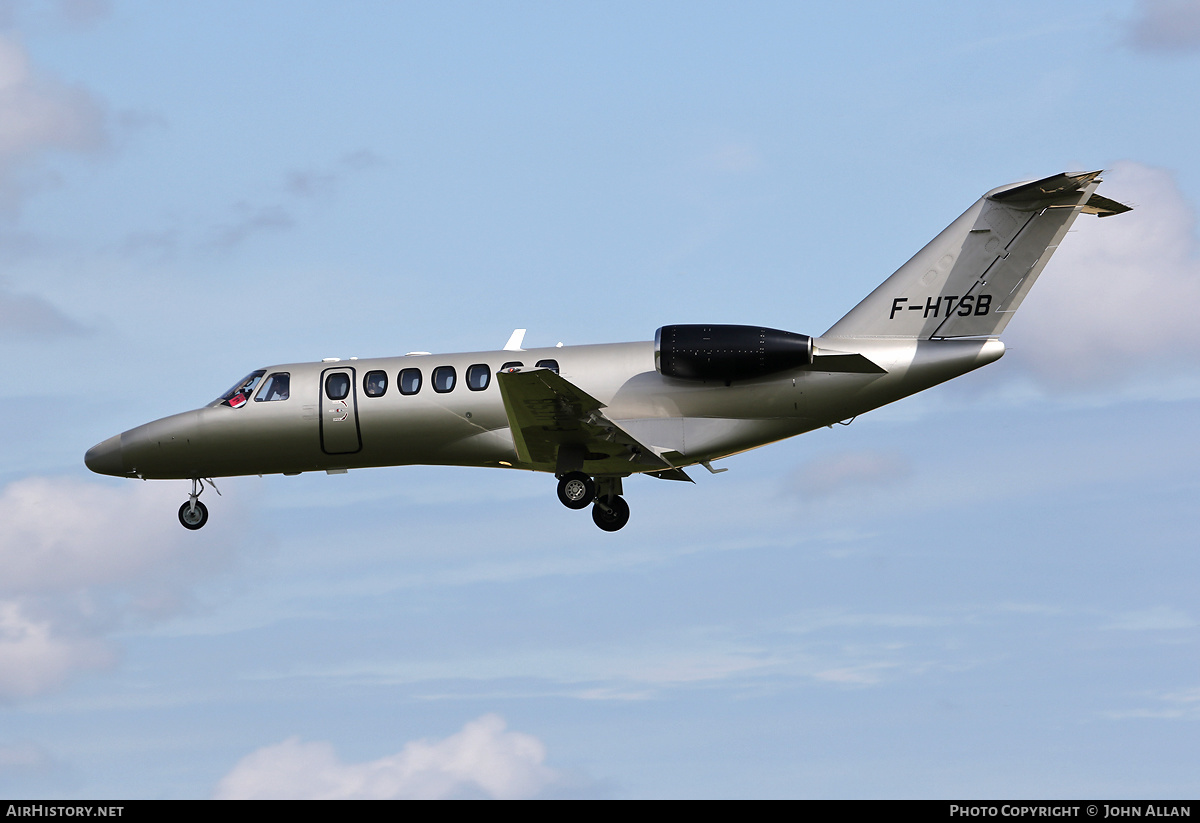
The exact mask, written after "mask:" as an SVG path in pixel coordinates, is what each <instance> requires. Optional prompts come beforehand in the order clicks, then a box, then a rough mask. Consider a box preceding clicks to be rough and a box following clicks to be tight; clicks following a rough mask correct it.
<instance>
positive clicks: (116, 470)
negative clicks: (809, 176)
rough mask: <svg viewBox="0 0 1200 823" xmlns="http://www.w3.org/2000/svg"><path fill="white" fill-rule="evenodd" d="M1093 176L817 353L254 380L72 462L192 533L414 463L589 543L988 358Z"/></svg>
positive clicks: (459, 360) (829, 337)
mask: <svg viewBox="0 0 1200 823" xmlns="http://www.w3.org/2000/svg"><path fill="white" fill-rule="evenodd" d="M1100 182H1101V181H1100V172H1083V173H1063V174H1058V175H1055V176H1052V177H1047V178H1045V179H1042V180H1037V181H1035V182H1030V183H1014V184H1010V185H1007V186H1001V187H999V188H996V189H993V190H991V191H989V192H987V193H986V194H985V195H984V196H983V197H981V198H980V199H979V200H978V201H977V202H976V203H975V204H974V205H973V206H971V207H970V208H969V209H967V211H966V212H964V213H963V214H962V216H961V217H959V218H958V219H957V220H955V221H954V222H953V223H951V224H950V225H949V226H948V227H947V228H946V229H945V230H944V231H942V233H941V234H939V235H938V236H937V237H935V238H934V239H933V240H932V241H931V242H930V243H929V244H928V245H926V246H925V247H924V248H923V249H921V251H919V252H917V254H916V255H915V256H914V257H913V258H912V259H911V260H909V261H908V262H907V263H905V264H904V265H903V266H901V267H900V268H899V269H898V270H897V271H896V272H895V273H894V274H893V275H892V276H891V277H889V278H888V279H887V280H885V281H884V282H883V284H882V285H880V286H879V287H878V288H876V289H875V291H873V292H871V294H870V295H868V296H867V297H866V298H865V299H864V300H863V301H862V302H861V303H859V304H858V305H857V306H855V307H854V308H853V309H851V310H850V312H849V313H848V314H847V315H846V316H845V317H843V318H842V319H840V320H838V321H837V322H836V323H834V325H833V326H832V327H831V328H830V329H829V330H828V331H826V332H825V333H824V334H822V335H820V336H819V337H810V336H808V335H804V334H798V333H795V332H789V331H781V330H777V329H770V328H763V327H759V326H734V325H707V324H706V325H671V326H663V327H662V328H660V329H658V331H657V332H656V333H655V336H654V340H653V342H651V341H645V342H638V343H614V344H607V345H584V346H562V345H561V344H559V347H554V348H538V349H524V348H522V345H523V339H524V330H521V329H518V330H517V331H515V332H514V333H513V336H512V337H511V338H510V339H509V341H508V344H507V345H505V346H504V348H503V349H501V350H500V351H489V352H467V353H461V354H446V355H435V354H430V353H427V352H412V353H409V354H407V355H404V356H403V357H390V358H378V359H364V360H358V359H355V358H351V359H350V360H338V359H336V358H333V359H328V360H325V361H322V362H320V363H290V364H285V365H277V366H267V367H265V368H261V369H255V370H254V371H252V372H251V373H250V374H248V375H246V377H244V378H243V379H241V380H239V381H238V382H237V383H235V384H234V385H233V387H232V388H230V389H229V391H227V392H225V393H224V394H222V395H221V396H220V397H218V398H217V399H216V400H214V401H212V402H211V403H209V404H208V405H207V406H205V407H203V408H200V409H195V410H193V411H188V412H184V413H182V414H176V415H173V416H171V417H165V418H163V419H161V420H156V421H154V422H151V423H146V424H145V425H142V426H138V427H136V428H133V429H130V430H129V431H126V432H124V433H122V434H118V435H116V436H114V437H110V438H109V439H107V440H105V441H103V442H102V443H99V444H97V445H96V446H94V447H92V448H91V449H89V450H88V452H87V454H86V456H85V457H84V462H85V463H86V464H87V466H88V468H90V469H91V470H92V471H94V472H98V473H100V474H108V475H115V476H117V477H134V478H142V479H184V480H191V481H192V486H191V493H190V494H189V495H188V499H187V501H185V502H184V503H183V505H181V506H180V508H179V520H180V522H181V523H182V524H183V525H184V526H185V527H186V528H188V529H199V528H201V527H202V526H204V524H205V523H206V522H207V520H208V509H207V508H206V507H205V505H204V503H202V502H200V500H199V497H200V495H201V493H202V492H203V491H204V488H205V485H206V484H208V485H213V486H214V488H215V484H213V481H212V478H215V477H229V476H235V475H250V474H259V475H262V474H285V475H294V474H299V473H301V472H309V471H325V472H328V473H329V474H339V473H344V472H346V471H348V470H349V469H358V468H366V467H370V466H399V465H411V464H433V465H452V466H484V467H491V468H506V469H524V470H531V471H539V472H546V473H551V474H553V475H554V476H555V477H557V478H558V498H559V500H560V501H561V502H562V503H563V505H565V506H567V507H568V508H571V509H584V508H587V507H588V506H591V507H592V518H593V520H594V521H595V523H596V525H597V526H599V527H600V528H601V529H604V530H606V531H617V530H618V529H620V528H622V527H623V526H624V525H625V524H626V522H628V520H629V506H628V504H627V503H626V502H625V499H624V498H623V497H622V494H623V492H624V486H623V481H624V479H625V478H627V477H629V476H631V475H634V474H648V475H650V476H651V477H656V478H661V479H664V480H691V478H690V477H689V476H688V474H687V473H686V470H687V469H688V468H690V467H693V466H697V465H699V466H703V467H704V468H705V469H707V470H708V471H710V472H713V473H717V472H721V471H725V469H717V468H713V466H712V461H714V460H717V459H718V458H723V457H728V456H730V455H733V454H737V453H738V452H742V451H745V450H747V449H752V448H756V447H758V446H762V445H765V444H767V443H773V442H775V441H778V440H783V439H785V438H788V437H792V436H794V435H797V434H802V433H804V432H808V431H812V430H814V429H817V428H819V427H822V426H831V425H833V424H834V423H838V422H843V421H846V420H848V419H851V418H853V417H855V416H857V415H860V414H862V413H864V412H867V411H870V410H871V409H876V408H879V407H880V406H883V405H885V404H888V403H892V402H894V401H896V400H899V399H900V398H902V397H907V396H908V395H911V394H914V393H916V392H919V391H922V390H924V389H927V388H929V387H931V386H934V385H937V384H938V383H942V382H944V381H946V380H950V379H951V378H954V377H958V376H960V375H962V374H965V373H967V372H969V371H972V370H973V369H977V368H979V367H980V366H984V365H986V364H988V363H991V362H993V361H995V360H997V359H998V358H999V357H1000V356H1001V355H1002V354H1003V353H1004V344H1003V343H1001V342H1000V340H999V339H998V336H999V334H1000V333H1001V332H1003V331H1004V328H1005V326H1006V325H1007V324H1008V321H1009V319H1010V318H1011V317H1012V315H1013V312H1015V311H1016V310H1017V308H1018V307H1019V306H1020V305H1021V301H1022V300H1023V299H1024V298H1025V295H1026V294H1027V293H1028V292H1029V289H1030V287H1032V286H1033V283H1034V281H1035V280H1036V279H1037V277H1038V275H1039V274H1040V273H1041V271H1042V269H1043V268H1044V267H1045V265H1046V263H1047V261H1048V260H1049V259H1050V256H1051V254H1053V252H1054V250H1055V249H1056V248H1057V247H1058V244H1059V242H1060V241H1061V240H1062V238H1063V237H1064V236H1065V235H1066V233H1067V230H1068V229H1069V228H1070V227H1071V224H1072V223H1073V222H1074V221H1075V218H1076V217H1078V216H1079V215H1080V214H1081V213H1082V214H1095V215H1098V216H1101V217H1105V216H1109V215H1113V214H1119V213H1121V212H1124V211H1129V207H1128V206H1124V205H1122V204H1120V203H1117V202H1115V201H1112V200H1109V199H1107V198H1105V197H1102V196H1100V195H1098V194H1096V193H1095V190H1096V187H1097V186H1098V185H1099V183H1100Z"/></svg>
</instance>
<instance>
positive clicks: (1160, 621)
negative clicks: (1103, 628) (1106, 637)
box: [1108, 606, 1196, 632]
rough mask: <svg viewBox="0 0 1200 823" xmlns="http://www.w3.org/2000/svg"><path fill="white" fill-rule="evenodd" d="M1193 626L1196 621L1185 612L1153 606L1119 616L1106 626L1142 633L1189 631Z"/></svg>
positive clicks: (1168, 607)
mask: <svg viewBox="0 0 1200 823" xmlns="http://www.w3.org/2000/svg"><path fill="white" fill-rule="evenodd" d="M1195 625H1196V621H1195V620H1193V619H1192V618H1191V617H1189V616H1188V614H1187V613H1186V612H1183V611H1181V610H1179V609H1175V608H1172V607H1170V606H1154V607H1153V608H1149V609H1142V610H1141V611H1134V612H1124V613H1122V614H1119V615H1117V616H1116V618H1114V619H1113V621H1112V622H1111V623H1110V624H1109V625H1108V628H1110V629H1121V630H1124V631H1131V632H1142V631H1171V630H1173V629H1190V628H1192V627H1193V626H1195Z"/></svg>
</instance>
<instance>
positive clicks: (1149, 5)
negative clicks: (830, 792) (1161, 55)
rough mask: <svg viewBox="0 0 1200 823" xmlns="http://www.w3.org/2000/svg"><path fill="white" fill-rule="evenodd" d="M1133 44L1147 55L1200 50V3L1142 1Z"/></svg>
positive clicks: (1132, 26)
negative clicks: (1160, 52)
mask: <svg viewBox="0 0 1200 823" xmlns="http://www.w3.org/2000/svg"><path fill="white" fill-rule="evenodd" d="M1128 36H1129V42H1130V44H1131V45H1133V46H1134V47H1135V48H1138V49H1141V50H1144V51H1192V50H1194V49H1198V48H1200V0H1141V2H1140V3H1138V14H1137V17H1135V18H1134V19H1133V20H1132V21H1131V22H1130V24H1129V33H1128Z"/></svg>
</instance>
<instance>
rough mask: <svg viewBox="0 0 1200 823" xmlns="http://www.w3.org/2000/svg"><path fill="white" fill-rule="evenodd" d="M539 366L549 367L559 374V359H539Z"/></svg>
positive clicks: (540, 367) (542, 367) (541, 367)
mask: <svg viewBox="0 0 1200 823" xmlns="http://www.w3.org/2000/svg"><path fill="white" fill-rule="evenodd" d="M537 368H539V369H549V370H550V371H552V372H554V373H555V374H558V361H557V360H539V361H537Z"/></svg>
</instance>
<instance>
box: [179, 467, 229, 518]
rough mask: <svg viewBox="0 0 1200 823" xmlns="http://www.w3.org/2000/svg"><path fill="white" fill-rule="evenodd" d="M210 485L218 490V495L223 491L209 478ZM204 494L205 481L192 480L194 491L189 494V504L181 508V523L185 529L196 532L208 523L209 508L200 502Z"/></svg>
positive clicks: (194, 478)
mask: <svg viewBox="0 0 1200 823" xmlns="http://www.w3.org/2000/svg"><path fill="white" fill-rule="evenodd" d="M208 485H210V486H212V487H213V489H215V490H216V492H217V494H220V493H221V490H220V489H218V488H217V484H216V483H214V482H212V478H209V480H208ZM203 492H204V480H202V479H201V478H199V477H193V478H192V491H191V493H190V494H188V499H187V502H186V503H184V504H183V505H182V506H180V507H179V522H180V523H181V524H182V525H183V527H184V528H185V529H190V530H192V531H195V530H196V529H200V528H203V527H204V524H205V523H207V522H208V506H205V505H204V504H203V503H201V502H200V495H201V494H202V493H203Z"/></svg>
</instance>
